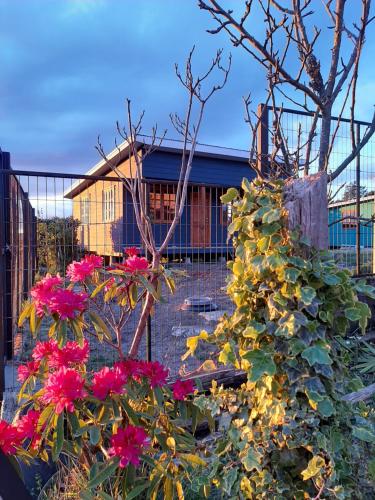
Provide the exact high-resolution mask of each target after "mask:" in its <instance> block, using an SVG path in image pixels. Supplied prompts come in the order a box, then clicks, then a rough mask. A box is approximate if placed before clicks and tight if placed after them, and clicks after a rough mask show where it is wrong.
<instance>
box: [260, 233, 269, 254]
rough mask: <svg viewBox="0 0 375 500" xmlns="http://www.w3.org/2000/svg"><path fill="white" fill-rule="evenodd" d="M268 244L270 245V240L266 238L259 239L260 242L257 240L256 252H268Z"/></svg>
mask: <svg viewBox="0 0 375 500" xmlns="http://www.w3.org/2000/svg"><path fill="white" fill-rule="evenodd" d="M269 244H270V239H269V238H268V237H267V236H265V237H264V238H261V239H260V240H258V243H257V247H258V250H259V251H260V252H265V251H266V250H268V247H269Z"/></svg>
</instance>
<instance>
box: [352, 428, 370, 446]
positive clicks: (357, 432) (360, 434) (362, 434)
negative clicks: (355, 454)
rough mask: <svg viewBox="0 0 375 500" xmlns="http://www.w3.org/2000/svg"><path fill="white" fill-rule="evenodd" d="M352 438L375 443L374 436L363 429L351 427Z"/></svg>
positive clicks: (368, 430)
mask: <svg viewBox="0 0 375 500" xmlns="http://www.w3.org/2000/svg"><path fill="white" fill-rule="evenodd" d="M353 436H354V437H356V438H357V439H360V440H361V441H366V443H375V434H374V433H373V432H372V431H371V430H370V429H366V428H365V427H353Z"/></svg>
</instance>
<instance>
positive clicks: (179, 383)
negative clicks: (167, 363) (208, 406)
mask: <svg viewBox="0 0 375 500" xmlns="http://www.w3.org/2000/svg"><path fill="white" fill-rule="evenodd" d="M172 389H173V397H174V398H175V399H176V400H177V401H183V400H184V399H185V398H186V396H187V395H188V394H191V393H192V392H194V389H195V384H194V380H191V379H190V380H176V382H175V383H174V384H173V386H172Z"/></svg>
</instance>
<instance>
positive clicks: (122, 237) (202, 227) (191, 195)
mask: <svg viewBox="0 0 375 500" xmlns="http://www.w3.org/2000/svg"><path fill="white" fill-rule="evenodd" d="M148 144H149V140H148V139H147V138H144V140H143V141H142V142H139V143H138V144H137V148H138V152H139V155H140V157H141V158H142V154H143V151H144V148H145V147H146V146H147V145H148ZM181 154H182V153H181V142H180V141H174V140H165V141H164V142H163V144H162V146H160V147H158V148H157V149H156V150H155V151H153V152H152V154H150V155H148V156H146V157H145V158H144V159H143V160H142V185H143V188H144V189H146V190H147V193H148V195H147V200H148V206H147V210H148V213H149V215H150V217H151V220H152V222H153V230H154V235H155V240H156V243H157V244H159V243H161V242H162V240H163V238H164V236H165V235H166V233H167V231H168V228H169V225H170V223H171V221H172V220H173V216H174V212H175V198H176V187H177V181H178V177H179V174H180V166H181ZM108 158H109V159H110V161H111V163H112V165H116V168H117V169H118V171H119V172H121V174H122V175H124V176H127V177H131V172H130V162H129V144H127V143H123V144H122V145H121V146H120V148H119V150H114V151H112V153H110V154H109V156H108ZM133 168H134V161H133ZM87 175H89V176H90V178H85V179H82V180H79V181H78V182H76V183H74V184H73V185H72V186H71V188H70V189H68V190H67V191H66V192H65V193H64V195H65V197H67V198H70V199H71V200H72V202H73V216H74V218H76V219H78V220H79V221H80V227H79V231H78V239H79V243H80V244H81V245H82V247H83V248H84V249H85V251H89V252H96V253H97V254H99V255H103V256H104V257H108V259H106V260H116V257H120V256H121V255H122V252H123V248H124V247H128V246H138V247H139V246H141V241H140V235H139V231H138V228H137V225H136V221H135V215H134V209H133V201H132V199H131V196H130V194H129V192H128V191H127V190H126V188H125V187H124V185H123V183H122V182H119V179H118V176H117V175H116V174H115V173H114V172H113V170H112V169H111V168H110V167H109V166H108V164H107V163H106V162H105V161H100V162H99V163H98V164H97V165H95V166H94V167H93V168H92V169H91V170H90V171H89V172H87ZM254 175H255V174H254V171H253V170H252V169H251V168H250V167H249V164H248V152H247V151H243V150H238V149H230V148H222V147H217V146H208V145H202V144H200V145H198V146H197V149H196V153H195V156H194V160H193V168H192V171H191V175H190V180H189V187H188V194H187V200H186V206H185V210H184V213H183V216H182V219H181V221H180V223H179V224H178V226H177V228H176V231H175V233H174V236H173V238H172V240H171V241H170V243H169V245H168V250H167V252H166V253H167V254H168V256H170V257H172V258H173V257H175V258H179V257H183V256H186V257H187V256H194V254H206V255H207V254H210V255H212V254H215V255H224V254H225V253H226V251H227V248H228V247H227V226H228V222H229V220H230V213H228V207H227V206H223V205H222V204H221V202H220V196H221V195H222V194H223V193H225V191H226V190H227V188H228V187H231V186H240V185H241V181H242V179H243V177H247V178H249V179H251V178H253V177H254Z"/></svg>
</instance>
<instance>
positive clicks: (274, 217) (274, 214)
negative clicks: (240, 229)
mask: <svg viewBox="0 0 375 500" xmlns="http://www.w3.org/2000/svg"><path fill="white" fill-rule="evenodd" d="M280 217H281V211H280V209H279V208H272V209H271V210H267V212H266V213H265V214H264V215H263V217H262V222H263V224H272V222H277V221H278V220H280Z"/></svg>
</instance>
